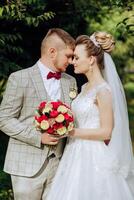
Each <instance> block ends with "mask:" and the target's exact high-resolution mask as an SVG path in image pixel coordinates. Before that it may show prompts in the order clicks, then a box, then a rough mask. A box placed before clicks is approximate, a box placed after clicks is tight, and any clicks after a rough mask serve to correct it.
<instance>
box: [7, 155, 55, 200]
mask: <svg viewBox="0 0 134 200" xmlns="http://www.w3.org/2000/svg"><path fill="white" fill-rule="evenodd" d="M58 164H59V158H56V157H53V156H52V157H50V158H49V159H46V161H45V163H44V165H43V166H42V168H41V170H40V171H39V172H38V173H37V174H36V175H35V176H33V177H21V176H15V175H11V180H12V186H13V192H14V199H15V200H46V197H47V194H48V191H49V189H50V186H51V183H52V180H53V177H54V175H55V173H56V170H57V167H58Z"/></svg>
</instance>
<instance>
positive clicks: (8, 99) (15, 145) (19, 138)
mask: <svg viewBox="0 0 134 200" xmlns="http://www.w3.org/2000/svg"><path fill="white" fill-rule="evenodd" d="M72 84H73V85H76V82H75V79H74V78H73V77H72V76H70V75H68V74H65V73H63V74H62V77H61V88H62V95H61V101H63V102H66V103H67V104H69V105H70V104H71V99H70V97H69V88H70V87H71V85H72ZM50 100H51V99H50V97H49V96H48V94H47V92H46V89H45V87H44V84H43V80H42V78H41V74H40V71H39V68H38V66H37V64H35V65H34V66H33V67H30V68H27V69H24V70H20V71H18V72H15V73H12V74H11V75H10V77H9V79H8V82H7V87H6V91H5V93H4V96H3V100H2V103H1V106H0V129H1V130H2V131H3V132H4V133H6V134H7V135H9V136H10V139H9V144H8V149H7V154H6V159H5V166H4V170H5V172H7V173H10V174H14V175H20V176H28V177H31V176H33V175H35V174H36V173H37V172H38V171H39V170H40V168H41V166H42V165H43V163H44V162H45V160H46V158H47V157H48V155H50V154H51V153H53V150H51V148H48V147H47V146H45V145H41V133H40V132H39V131H37V130H36V129H35V127H34V113H35V109H36V108H37V106H38V105H39V104H40V102H41V101H50ZM64 145H65V144H64V141H61V142H60V143H59V144H58V145H57V148H56V149H55V151H54V153H55V155H56V156H57V157H61V155H62V152H63V149H64Z"/></svg>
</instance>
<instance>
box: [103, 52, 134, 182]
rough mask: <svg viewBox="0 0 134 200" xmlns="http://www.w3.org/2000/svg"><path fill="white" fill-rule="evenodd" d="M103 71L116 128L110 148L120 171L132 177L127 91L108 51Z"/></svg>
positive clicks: (133, 167)
mask: <svg viewBox="0 0 134 200" xmlns="http://www.w3.org/2000/svg"><path fill="white" fill-rule="evenodd" d="M102 73H103V77H104V79H105V80H106V81H107V83H108V84H109V86H110V88H111V91H112V98H113V111H114V128H113V131H112V138H111V141H110V143H109V149H110V150H112V152H114V155H116V156H117V159H118V170H119V172H120V173H121V174H122V175H123V176H124V177H125V178H128V177H131V178H132V176H133V177H134V157H133V150H132V143H131V138H130V131H129V120H128V113H127V103H126V98H125V93H124V89H123V86H122V83H121V81H120V78H119V76H118V73H117V71H116V67H115V64H114V62H113V60H112V57H111V56H110V54H108V53H106V52H104V69H103V72H102ZM133 181H134V180H133Z"/></svg>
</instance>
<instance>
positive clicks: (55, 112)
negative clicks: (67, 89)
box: [50, 110, 59, 118]
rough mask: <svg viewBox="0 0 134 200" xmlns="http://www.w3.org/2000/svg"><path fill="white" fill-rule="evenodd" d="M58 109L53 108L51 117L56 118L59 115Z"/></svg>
mask: <svg viewBox="0 0 134 200" xmlns="http://www.w3.org/2000/svg"><path fill="white" fill-rule="evenodd" d="M58 114H59V113H58V111H57V110H52V111H51V112H50V117H53V118H55V117H57V116H58Z"/></svg>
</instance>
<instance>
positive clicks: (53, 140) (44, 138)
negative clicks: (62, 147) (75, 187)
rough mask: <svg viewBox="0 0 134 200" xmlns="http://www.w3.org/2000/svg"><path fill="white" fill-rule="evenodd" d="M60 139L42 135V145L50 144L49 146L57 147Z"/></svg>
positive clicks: (45, 134) (46, 134)
mask: <svg viewBox="0 0 134 200" xmlns="http://www.w3.org/2000/svg"><path fill="white" fill-rule="evenodd" d="M58 141H59V139H58V138H56V137H54V136H52V135H50V134H48V133H43V134H42V135H41V143H42V144H49V145H56V144H58Z"/></svg>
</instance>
